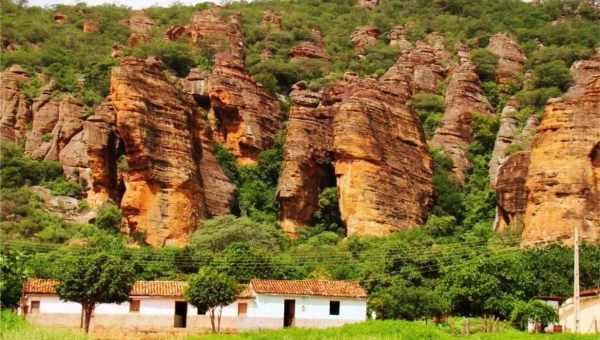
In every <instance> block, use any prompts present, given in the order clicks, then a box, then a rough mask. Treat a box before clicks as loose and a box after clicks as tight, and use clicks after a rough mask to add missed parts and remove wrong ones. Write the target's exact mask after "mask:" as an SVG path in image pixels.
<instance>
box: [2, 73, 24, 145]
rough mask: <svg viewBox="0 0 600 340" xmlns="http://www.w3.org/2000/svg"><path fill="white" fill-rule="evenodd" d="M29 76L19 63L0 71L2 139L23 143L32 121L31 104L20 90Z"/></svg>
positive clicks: (3, 140)
mask: <svg viewBox="0 0 600 340" xmlns="http://www.w3.org/2000/svg"><path fill="white" fill-rule="evenodd" d="M28 79H29V76H28V75H27V73H26V72H25V70H23V68H21V67H20V66H19V65H13V66H11V67H9V68H8V69H6V70H5V71H4V72H2V73H0V80H1V81H0V141H2V142H17V143H21V142H23V141H24V140H23V139H24V137H25V134H26V132H27V126H28V125H29V124H30V123H31V120H32V117H31V104H30V103H29V101H28V100H27V98H26V97H25V95H24V94H23V93H21V91H20V90H19V85H20V84H21V83H23V82H24V81H27V80H28Z"/></svg>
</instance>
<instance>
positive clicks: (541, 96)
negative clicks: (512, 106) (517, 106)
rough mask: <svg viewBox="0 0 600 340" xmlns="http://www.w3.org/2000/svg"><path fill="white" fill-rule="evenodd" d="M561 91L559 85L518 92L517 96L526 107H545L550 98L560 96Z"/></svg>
mask: <svg viewBox="0 0 600 340" xmlns="http://www.w3.org/2000/svg"><path fill="white" fill-rule="evenodd" d="M561 93H562V92H561V90H560V89H559V88H557V87H544V88H541V89H535V90H529V91H521V92H519V93H517V98H518V99H519V101H520V102H521V105H523V106H525V107H526V106H530V107H534V108H543V107H544V105H546V102H547V101H548V99H550V98H555V97H558V96H560V94H561Z"/></svg>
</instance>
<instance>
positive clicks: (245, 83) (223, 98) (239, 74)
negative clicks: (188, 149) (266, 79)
mask: <svg viewBox="0 0 600 340" xmlns="http://www.w3.org/2000/svg"><path fill="white" fill-rule="evenodd" d="M215 59H216V64H215V66H214V67H213V72H212V74H211V75H210V77H209V78H208V93H209V97H210V98H209V99H210V111H209V121H210V123H211V126H212V128H213V132H214V135H215V139H216V140H217V141H218V142H219V143H221V144H223V145H224V146H225V147H226V148H227V149H228V150H230V151H231V152H232V153H233V154H234V155H235V156H236V158H237V159H238V161H239V162H240V163H243V164H247V163H252V162H254V161H255V160H256V157H257V156H258V153H259V152H260V151H262V150H265V149H267V148H269V147H270V146H271V145H272V142H273V137H274V136H275V134H276V133H277V131H278V130H279V128H280V116H281V113H280V109H279V104H278V102H277V100H276V99H275V98H273V97H272V96H270V95H269V94H268V93H267V92H266V91H265V90H264V89H263V87H262V85H260V84H259V83H257V82H256V81H255V80H254V78H253V77H252V76H250V75H249V74H248V73H247V72H246V70H245V69H244V66H243V64H242V63H241V62H240V61H239V60H238V59H237V57H235V56H232V55H227V54H220V55H217V56H216V58H215Z"/></svg>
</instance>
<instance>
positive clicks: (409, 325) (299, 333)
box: [188, 320, 598, 340]
mask: <svg viewBox="0 0 600 340" xmlns="http://www.w3.org/2000/svg"><path fill="white" fill-rule="evenodd" d="M500 329H501V330H500V331H499V332H496V333H476V334H473V335H470V336H460V335H454V334H452V333H454V332H456V330H454V331H451V330H450V329H449V328H448V327H447V326H445V327H444V326H441V327H438V326H435V325H432V324H429V325H425V323H422V322H409V321H392V320H388V321H367V322H364V323H360V324H353V325H346V326H343V327H340V328H330V329H322V330H319V329H299V328H290V329H283V330H273V331H255V332H244V333H240V334H234V335H206V336H197V337H189V338H188V340H234V339H247V340H317V339H319V340H321V339H327V340H358V339H360V340H421V339H432V340H433V339H435V340H446V339H448V340H452V339H464V340H521V339H523V340H530V339H531V340H546V339H549V340H598V336H597V335H578V336H576V335H572V334H528V333H524V332H519V331H517V330H513V329H508V328H506V327H500ZM458 331H459V332H460V329H459V330H458Z"/></svg>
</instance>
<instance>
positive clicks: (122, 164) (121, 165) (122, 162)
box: [117, 155, 129, 173]
mask: <svg viewBox="0 0 600 340" xmlns="http://www.w3.org/2000/svg"><path fill="white" fill-rule="evenodd" d="M117 169H119V171H122V172H124V173H127V172H129V163H127V156H126V155H121V156H119V159H118V160H117Z"/></svg>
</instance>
